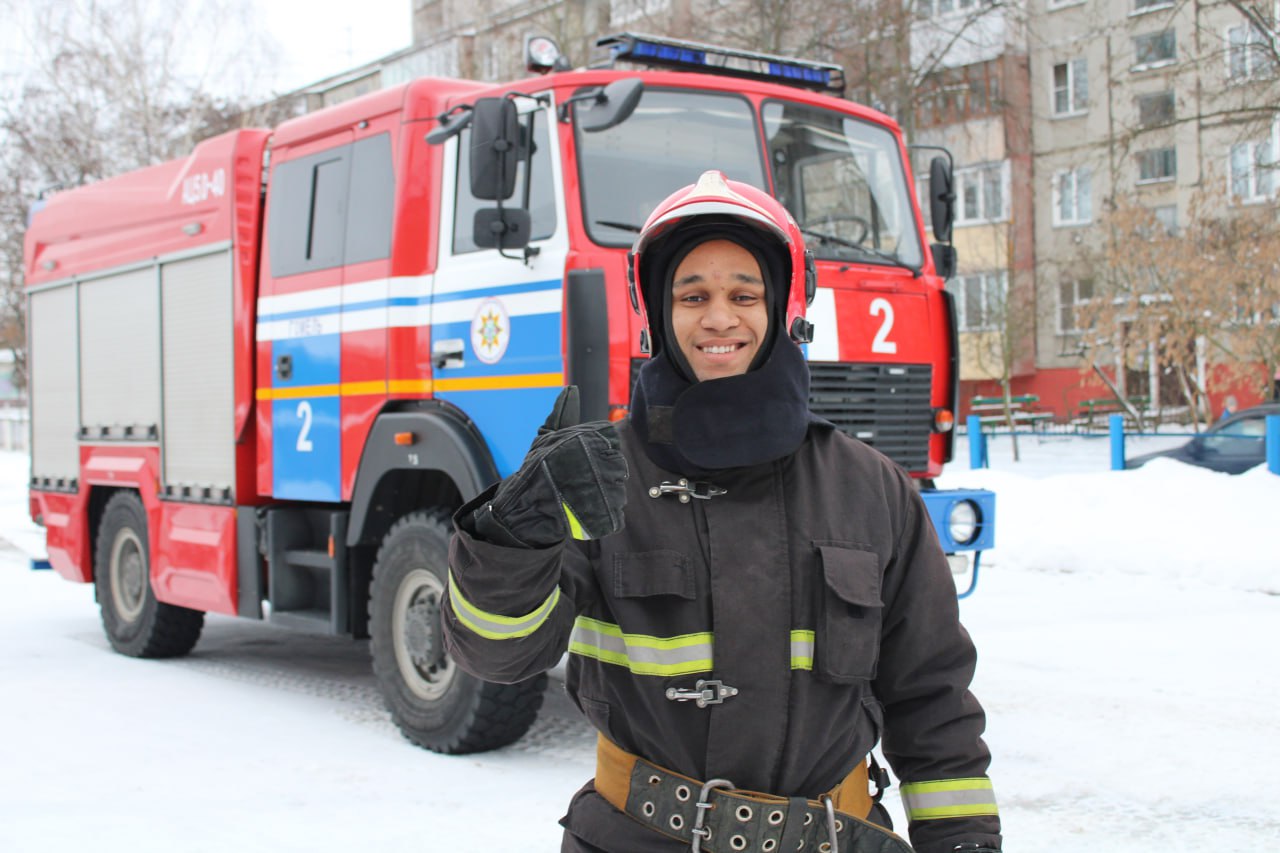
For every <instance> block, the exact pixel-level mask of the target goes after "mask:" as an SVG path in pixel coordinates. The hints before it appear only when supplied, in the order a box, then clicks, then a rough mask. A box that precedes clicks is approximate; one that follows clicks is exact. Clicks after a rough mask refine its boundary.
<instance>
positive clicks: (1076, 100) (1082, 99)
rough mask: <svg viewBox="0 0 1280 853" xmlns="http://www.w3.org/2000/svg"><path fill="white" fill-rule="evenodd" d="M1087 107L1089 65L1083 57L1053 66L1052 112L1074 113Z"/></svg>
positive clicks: (1056, 113) (1055, 113) (1059, 114)
mask: <svg viewBox="0 0 1280 853" xmlns="http://www.w3.org/2000/svg"><path fill="white" fill-rule="evenodd" d="M1087 109H1089V65H1088V63H1087V62H1086V61H1085V60H1083V59H1073V60H1071V61H1070V62H1060V63H1058V64H1057V65H1055V66H1053V114H1054V115H1058V116H1064V115H1074V114H1078V113H1082V112H1084V111H1085V110H1087Z"/></svg>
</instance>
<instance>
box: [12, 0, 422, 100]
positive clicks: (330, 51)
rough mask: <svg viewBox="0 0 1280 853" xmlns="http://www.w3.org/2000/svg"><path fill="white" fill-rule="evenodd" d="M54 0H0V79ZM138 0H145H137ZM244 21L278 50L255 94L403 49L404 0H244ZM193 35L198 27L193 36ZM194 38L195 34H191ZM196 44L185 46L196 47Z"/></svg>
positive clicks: (26, 51)
mask: <svg viewBox="0 0 1280 853" xmlns="http://www.w3.org/2000/svg"><path fill="white" fill-rule="evenodd" d="M58 2H59V0H0V22H2V23H0V85H9V84H12V83H14V82H17V81H19V80H20V79H21V75H22V72H23V70H24V68H25V67H26V66H28V65H29V64H30V63H31V61H32V60H33V45H32V43H31V35H30V32H31V27H32V25H33V22H34V21H35V20H36V19H37V18H38V17H39V16H41V15H43V14H45V13H46V12H47V10H49V9H52V8H56V4H57V3H58ZM143 2H145V0H143ZM244 2H245V4H246V6H247V7H248V9H247V11H248V14H249V17H250V18H251V26H253V27H255V28H257V30H258V32H260V33H262V34H264V35H266V36H267V37H268V39H269V40H270V41H271V42H273V43H274V44H275V45H276V46H277V48H278V50H279V53H278V54H277V55H276V56H275V57H274V58H273V59H274V62H271V63H267V65H268V66H274V72H272V73H269V74H268V75H267V79H261V80H255V88H258V87H260V88H261V91H260V92H257V93H256V94H260V95H267V94H270V93H271V92H273V91H274V92H287V91H291V90H293V89H298V88H301V87H302V86H306V85H308V84H309V83H313V82H315V81H317V80H320V79H323V78H325V77H329V76H331V75H334V74H339V73H341V72H343V71H346V70H347V69H349V68H353V67H355V66H358V65H362V64H364V63H366V62H370V61H372V60H374V59H377V58H378V57H381V56H385V55H387V54H389V53H393V52H394V51H397V50H399V49H401V48H404V47H408V46H409V44H410V42H411V41H412V38H413V27H412V0H244ZM195 35H197V36H198V27H197V32H196V34H195ZM193 37H195V36H193ZM200 47H201V45H199V44H196V45H192V48H193V53H198V52H199V48H200Z"/></svg>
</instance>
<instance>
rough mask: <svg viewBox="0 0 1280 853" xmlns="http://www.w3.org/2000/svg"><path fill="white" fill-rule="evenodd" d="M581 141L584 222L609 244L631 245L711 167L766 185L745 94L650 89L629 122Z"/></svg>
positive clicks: (591, 232)
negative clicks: (671, 199) (662, 207)
mask: <svg viewBox="0 0 1280 853" xmlns="http://www.w3.org/2000/svg"><path fill="white" fill-rule="evenodd" d="M577 136H578V164H579V169H580V174H581V179H582V204H583V219H584V221H585V223H586V228H587V234H589V235H590V237H591V239H592V240H594V241H595V242H596V243H598V244H601V245H605V246H629V245H631V243H632V241H633V240H635V236H636V234H638V233H639V232H640V226H641V225H643V224H644V221H645V219H647V218H648V216H649V214H650V213H651V212H652V211H653V209H654V208H655V207H657V206H658V203H659V202H661V201H662V200H663V199H664V198H666V197H667V196H669V195H671V193H673V192H675V191H676V190H678V189H680V188H681V187H684V186H688V185H689V184H692V183H693V182H694V181H696V180H698V176H699V175H701V174H702V173H703V172H705V171H706V170H708V169H719V170H720V171H721V172H724V174H725V177H727V178H729V179H731V180H735V181H742V182H743V183H746V184H751V185H752V186H755V187H760V188H761V189H764V187H765V180H764V164H763V162H762V160H761V156H760V143H759V131H758V130H757V128H756V121H755V115H754V111H753V110H752V108H751V104H750V103H749V102H748V101H747V100H746V99H745V98H742V97H740V96H738V95H722V94H712V93H708V92H692V91H671V90H662V89H645V91H644V95H643V96H641V98H640V103H639V105H638V106H637V107H636V111H635V112H634V113H633V114H632V115H631V117H630V118H628V119H627V120H626V121H624V122H623V123H622V124H620V125H618V126H616V127H613V128H610V129H609V130H605V131H602V132H600V133H583V132H582V131H578V134H577Z"/></svg>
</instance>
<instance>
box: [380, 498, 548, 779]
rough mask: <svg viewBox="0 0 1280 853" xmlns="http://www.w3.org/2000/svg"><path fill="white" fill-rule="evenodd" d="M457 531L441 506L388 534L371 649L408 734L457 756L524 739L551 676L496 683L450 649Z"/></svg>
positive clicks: (410, 518)
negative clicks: (447, 604) (447, 635)
mask: <svg viewBox="0 0 1280 853" xmlns="http://www.w3.org/2000/svg"><path fill="white" fill-rule="evenodd" d="M451 532H452V524H451V523H450V521H449V516H448V514H447V513H445V512H443V511H433V512H430V513H426V512H418V513H413V514H412V515H407V516H405V517H404V518H402V519H400V520H399V521H398V522H396V523H395V525H393V526H392V528H391V529H390V530H389V531H387V535H386V536H385V537H384V538H383V540H382V546H381V547H380V548H379V549H378V557H377V561H376V563H375V564H374V568H373V589H372V590H371V593H370V596H369V647H370V651H371V653H372V655H373V671H374V674H375V675H376V676H377V678H378V687H379V689H380V690H381V691H382V697H383V699H384V700H385V701H386V703H387V708H388V710H390V711H391V717H392V719H393V720H394V721H395V723H396V725H397V726H399V727H400V731H401V732H402V733H403V734H404V736H405V737H407V738H408V739H409V740H411V741H413V742H414V743H416V744H418V745H419V746H423V747H426V748H427V749H430V750H432V751H434V752H443V753H447V754H450V755H456V754H459V753H465V752H483V751H485V750H489V749H497V748H498V747H501V746H506V745H507V744H509V743H514V742H515V741H517V740H519V739H520V738H521V737H522V736H523V735H524V733H525V732H527V731H528V730H529V726H531V725H533V721H534V719H535V718H536V717H537V716H538V709H539V708H540V707H541V706H542V694H543V691H544V690H545V689H546V685H547V677H546V675H538V676H536V677H534V678H531V679H529V680H528V681H522V682H520V683H519V684H491V683H489V682H487V681H482V680H481V679H479V678H476V677H475V676H473V675H471V674H469V673H466V672H463V671H462V670H461V669H459V668H458V666H457V665H456V664H455V663H454V662H453V661H452V660H451V659H450V658H449V656H448V655H447V654H446V653H445V651H444V640H443V637H442V635H441V628H440V607H441V604H442V603H443V601H444V592H445V588H446V586H447V585H448V583H449V575H448V558H449V536H450V534H451Z"/></svg>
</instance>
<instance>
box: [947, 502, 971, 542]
mask: <svg viewBox="0 0 1280 853" xmlns="http://www.w3.org/2000/svg"><path fill="white" fill-rule="evenodd" d="M947 529H948V532H950V534H951V539H952V540H953V541H954V542H955V543H956V544H957V545H968V544H969V543H970V542H972V541H973V540H974V539H977V538H978V507H977V505H975V504H974V502H973V501H956V502H955V503H954V504H953V505H952V506H951V509H950V511H948V513H947Z"/></svg>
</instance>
